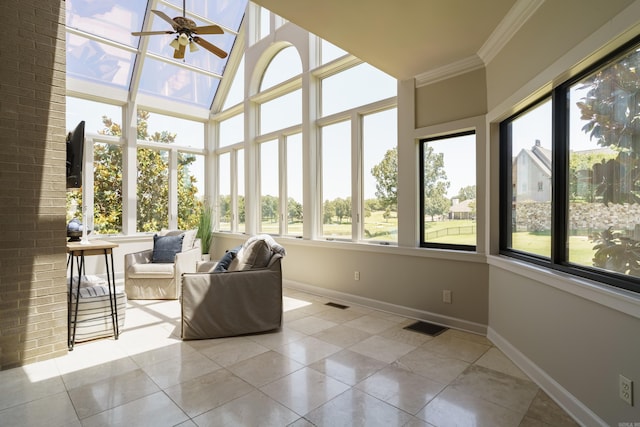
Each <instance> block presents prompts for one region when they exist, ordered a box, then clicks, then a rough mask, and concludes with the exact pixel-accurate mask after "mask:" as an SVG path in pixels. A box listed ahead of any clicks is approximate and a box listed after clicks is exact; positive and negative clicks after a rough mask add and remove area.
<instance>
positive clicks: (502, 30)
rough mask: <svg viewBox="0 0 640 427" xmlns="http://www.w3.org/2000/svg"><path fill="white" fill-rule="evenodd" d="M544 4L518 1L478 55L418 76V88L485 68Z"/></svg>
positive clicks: (533, 1)
mask: <svg viewBox="0 0 640 427" xmlns="http://www.w3.org/2000/svg"><path fill="white" fill-rule="evenodd" d="M543 3H544V0H517V1H516V3H515V4H514V5H513V7H512V8H511V9H510V10H509V12H507V14H506V15H505V17H504V18H503V19H502V21H500V23H499V24H498V26H497V27H496V28H495V30H493V32H492V33H491V35H490V36H489V38H488V39H487V41H486V42H485V43H484V44H483V45H482V46H481V47H480V49H479V50H478V52H477V54H476V55H472V56H469V57H467V58H464V59H461V60H459V61H456V62H453V63H451V64H448V65H444V66H442V67H438V68H435V69H433V70H429V71H426V72H424V73H421V74H418V75H417V76H415V80H416V87H420V86H426V85H429V84H433V83H436V82H439V81H441V80H446V79H449V78H451V77H455V76H458V75H460V74H464V73H468V72H470V71H473V70H477V69H478V68H482V67H484V66H485V65H486V64H488V63H489V62H490V61H491V60H492V59H493V58H494V57H495V56H496V55H497V54H498V52H500V50H502V48H504V46H505V45H506V44H507V43H508V42H509V40H511V38H512V37H513V36H514V35H515V34H516V33H517V32H518V30H520V28H522V26H523V25H524V24H525V22H527V21H528V20H529V18H531V16H532V15H533V14H534V13H535V12H536V10H538V8H539V7H540V6H541V5H542V4H543Z"/></svg>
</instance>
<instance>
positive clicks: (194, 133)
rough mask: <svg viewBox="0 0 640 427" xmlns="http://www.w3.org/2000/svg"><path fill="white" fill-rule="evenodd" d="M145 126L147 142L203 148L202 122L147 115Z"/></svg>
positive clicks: (153, 114) (161, 115) (156, 114)
mask: <svg viewBox="0 0 640 427" xmlns="http://www.w3.org/2000/svg"><path fill="white" fill-rule="evenodd" d="M146 126H147V128H146V129H145V130H147V132H148V137H147V139H148V140H149V141H157V142H165V143H168V144H174V145H178V146H180V147H189V148H200V149H202V148H204V123H203V122H195V121H193V120H186V119H179V118H177V117H171V116H166V115H164V114H158V113H151V114H149V113H147V115H146Z"/></svg>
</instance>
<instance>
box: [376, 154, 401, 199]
mask: <svg viewBox="0 0 640 427" xmlns="http://www.w3.org/2000/svg"><path fill="white" fill-rule="evenodd" d="M371 174H372V175H373V177H374V178H375V179H376V181H377V182H376V197H377V198H378V200H379V202H380V208H381V209H387V208H388V209H389V210H392V211H395V210H397V205H398V149H397V147H394V148H392V149H391V150H387V152H386V153H385V155H384V158H383V159H382V160H381V161H380V163H378V164H377V165H375V166H374V167H373V168H372V169H371Z"/></svg>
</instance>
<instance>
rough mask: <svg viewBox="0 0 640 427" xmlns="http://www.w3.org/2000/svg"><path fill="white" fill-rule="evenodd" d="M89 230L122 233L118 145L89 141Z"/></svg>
mask: <svg viewBox="0 0 640 427" xmlns="http://www.w3.org/2000/svg"><path fill="white" fill-rule="evenodd" d="M93 232H94V234H120V233H122V147H121V146H120V145H116V144H107V143H100V142H98V143H94V145H93Z"/></svg>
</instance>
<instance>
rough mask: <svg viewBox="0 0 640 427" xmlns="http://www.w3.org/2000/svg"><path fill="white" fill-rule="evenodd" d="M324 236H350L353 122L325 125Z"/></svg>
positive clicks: (323, 156)
mask: <svg viewBox="0 0 640 427" xmlns="http://www.w3.org/2000/svg"><path fill="white" fill-rule="evenodd" d="M322 200H323V204H322V209H323V212H322V236H323V237H325V238H327V239H351V237H352V230H351V224H352V220H351V122H340V123H336V124H333V125H328V126H324V127H323V128H322Z"/></svg>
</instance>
